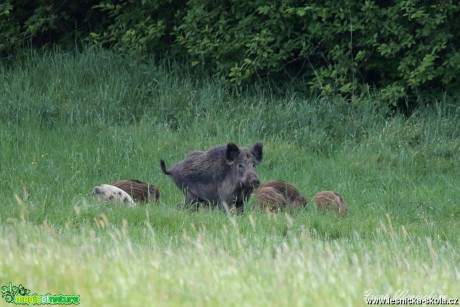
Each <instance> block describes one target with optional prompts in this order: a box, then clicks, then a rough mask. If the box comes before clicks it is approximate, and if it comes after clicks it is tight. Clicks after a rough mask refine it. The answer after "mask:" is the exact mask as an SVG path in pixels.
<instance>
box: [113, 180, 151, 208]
mask: <svg viewBox="0 0 460 307" xmlns="http://www.w3.org/2000/svg"><path fill="white" fill-rule="evenodd" d="M111 185H113V186H115V187H118V188H120V189H122V190H123V191H125V192H126V193H128V194H129V195H130V196H131V197H132V199H133V200H135V201H137V202H141V203H147V202H149V201H153V202H158V201H159V200H160V191H159V190H158V189H157V188H156V187H155V186H154V185H153V184H150V183H145V182H142V181H140V180H137V179H129V180H119V181H114V182H112V183H111Z"/></svg>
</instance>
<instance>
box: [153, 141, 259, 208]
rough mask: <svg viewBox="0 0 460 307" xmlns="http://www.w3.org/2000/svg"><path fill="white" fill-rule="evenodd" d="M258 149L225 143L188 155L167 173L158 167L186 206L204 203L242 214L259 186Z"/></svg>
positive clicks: (257, 144)
mask: <svg viewBox="0 0 460 307" xmlns="http://www.w3.org/2000/svg"><path fill="white" fill-rule="evenodd" d="M262 147H263V145H262V144H261V143H256V144H255V145H254V146H252V147H251V148H239V147H238V146H237V145H236V144H234V143H228V144H227V145H220V146H216V147H213V148H211V149H209V150H208V151H195V152H192V153H191V154H189V155H188V156H187V157H186V158H185V159H184V160H182V161H181V162H179V163H177V164H175V165H174V166H172V167H171V168H170V169H167V168H166V163H165V161H164V160H161V161H160V166H161V170H162V171H163V173H165V174H166V175H169V176H171V178H172V180H173V181H174V183H175V184H176V186H177V187H178V188H179V189H181V190H182V191H183V193H184V194H185V198H186V200H185V202H186V205H194V204H197V203H204V204H208V205H217V206H218V207H219V208H222V209H225V210H226V211H227V212H229V211H230V210H231V209H233V208H234V209H236V211H237V212H243V210H244V204H245V202H246V201H247V200H248V199H249V197H250V195H251V193H252V192H253V190H254V189H256V188H257V187H259V185H260V181H259V178H257V174H256V166H257V165H258V164H259V163H260V162H261V161H262V157H263V154H262Z"/></svg>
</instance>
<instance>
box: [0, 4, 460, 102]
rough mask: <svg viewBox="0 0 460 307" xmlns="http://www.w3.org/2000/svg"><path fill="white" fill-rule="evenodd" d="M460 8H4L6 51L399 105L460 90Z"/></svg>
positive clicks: (1, 49)
mask: <svg viewBox="0 0 460 307" xmlns="http://www.w3.org/2000/svg"><path fill="white" fill-rule="evenodd" d="M459 14H460V4H459V3H457V2H456V1H452V0H448V1H440V2H439V1H438V2H436V1H371V0H366V1H356V0H340V1H333V0H326V1H318V0H308V1H298V0H286V1H275V2H271V3H266V2H263V1H249V2H248V1H238V0H232V1H197V0H188V1H186V2H184V1H177V0H168V1H158V0H150V1H148V0H143V1H134V0H130V1H118V0H99V1H90V0H85V1H79V2H69V1H65V0H52V1H44V0H35V1H25V0H17V1H12V0H7V1H5V2H3V3H2V4H0V17H1V18H0V27H1V29H2V31H0V38H1V40H0V41H1V43H0V53H2V54H3V55H5V54H6V55H11V54H12V53H13V52H14V51H15V50H17V48H19V47H21V46H28V45H32V46H43V45H48V46H49V45H54V44H58V45H61V46H69V45H70V46H79V45H80V44H82V43H83V42H85V43H89V44H97V45H101V46H104V47H108V48H114V49H117V50H119V51H121V52H123V53H130V54H131V55H136V56H140V57H145V56H147V55H149V54H155V55H157V57H160V58H164V57H165V56H167V55H169V56H172V57H174V58H175V59H177V60H181V59H185V58H187V59H190V60H191V63H192V65H194V66H203V67H205V68H206V69H211V70H212V71H214V73H216V74H217V75H219V76H220V77H221V78H223V79H225V80H228V81H230V83H232V84H251V82H253V81H254V80H257V79H267V77H268V78H269V79H270V80H276V81H277V82H278V83H282V84H286V83H290V82H295V83H297V84H300V86H301V88H302V90H303V91H308V90H312V91H314V92H317V93H321V94H322V95H325V96H327V95H336V94H338V95H341V96H344V97H347V98H349V97H353V98H355V97H362V96H365V95H367V94H368V93H369V92H372V91H373V90H374V89H377V90H379V91H380V93H381V96H380V97H381V102H380V104H383V105H385V104H390V105H393V106H398V104H401V103H403V104H404V103H405V102H406V101H407V100H409V101H410V103H413V101H414V99H415V98H418V97H421V96H422V94H425V93H430V92H431V93H433V92H434V93H441V92H444V93H448V94H452V95H453V94H456V93H457V92H458V89H459V88H460V80H459V77H458V76H459V75H460V51H459V48H460V37H459V36H460V25H459V23H458V22H457V20H456V17H457V16H458V15H459Z"/></svg>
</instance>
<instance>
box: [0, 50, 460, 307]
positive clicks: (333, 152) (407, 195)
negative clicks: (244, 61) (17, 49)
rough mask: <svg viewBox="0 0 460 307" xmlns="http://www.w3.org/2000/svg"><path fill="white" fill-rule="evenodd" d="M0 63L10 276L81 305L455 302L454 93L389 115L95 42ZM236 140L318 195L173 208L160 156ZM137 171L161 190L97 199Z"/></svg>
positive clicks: (459, 161) (2, 232)
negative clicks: (405, 294)
mask: <svg viewBox="0 0 460 307" xmlns="http://www.w3.org/2000/svg"><path fill="white" fill-rule="evenodd" d="M0 72H1V74H0V80H1V82H0V148H1V150H0V174H1V178H0V180H1V181H0V194H1V195H2V199H3V201H2V206H1V207H0V220H1V221H2V223H1V224H0V250H2V251H4V253H3V254H2V260H1V261H0V280H1V281H2V282H3V283H4V284H2V285H1V286H3V285H6V284H7V283H9V282H10V281H11V282H13V283H15V284H20V283H22V284H23V285H24V286H26V287H28V288H30V289H31V290H32V291H34V292H36V293H43V294H46V293H52V294H59V293H62V294H80V295H81V301H82V305H84V306H90V305H101V304H104V303H107V302H110V303H111V304H113V305H120V306H122V305H126V303H128V302H129V303H130V305H133V306H143V305H145V304H148V303H151V304H153V305H216V304H217V305H247V306H249V305H251V306H253V305H260V306H262V305H273V306H280V305H298V306H306V305H307V306H308V305H312V306H313V305H318V304H322V305H324V304H326V303H327V304H336V305H348V306H355V305H363V304H364V303H365V301H364V293H365V292H366V291H367V290H369V289H373V293H374V294H376V295H377V294H381V295H392V294H393V293H394V292H395V291H397V290H408V291H409V293H411V294H414V295H415V294H420V295H423V294H426V295H427V294H430V293H432V292H435V293H436V294H445V295H449V296H451V297H454V296H457V297H458V296H459V293H458V289H457V285H458V282H459V279H460V272H459V269H458V263H459V260H460V254H459V252H458V250H459V247H460V242H459V237H460V236H459V229H460V227H459V226H460V225H459V217H460V206H459V203H458V200H459V199H460V176H458V174H459V173H460V158H459V155H458V152H459V151H460V109H459V107H458V101H453V100H448V99H445V98H442V97H441V98H440V100H439V101H438V102H434V103H432V104H431V105H428V106H422V107H421V108H420V109H418V110H417V112H416V113H414V114H413V115H412V116H411V117H410V118H405V117H403V116H399V115H392V116H390V115H388V114H387V113H386V112H385V110H376V109H374V107H373V105H374V104H373V99H378V97H377V98H376V97H374V98H372V97H369V98H367V100H363V101H360V102H352V103H350V102H347V101H342V100H339V99H326V98H315V97H307V98H306V97H303V96H302V95H300V94H298V93H295V92H293V91H291V92H289V91H287V92H286V93H285V94H284V95H282V96H276V95H273V94H270V91H269V90H266V89H262V88H255V89H252V90H248V91H246V92H236V91H233V90H231V89H228V88H226V87H225V86H224V85H222V84H221V83H220V82H219V81H217V80H210V79H207V78H206V77H205V76H204V75H202V74H200V73H197V72H192V71H189V70H186V69H184V68H183V67H182V66H181V65H180V64H177V63H171V62H168V63H155V62H153V61H151V62H149V61H146V62H142V63H140V62H136V61H135V60H132V59H127V58H123V57H120V56H117V55H115V54H113V53H111V52H107V51H102V50H91V49H89V50H87V51H85V52H83V53H81V54H67V53H59V52H53V53H45V54H24V55H22V56H21V57H20V58H18V59H17V61H15V62H14V63H12V64H9V65H8V66H7V65H5V64H3V66H1V64H0ZM229 141H233V142H236V143H237V144H240V145H244V146H249V145H251V144H253V143H255V142H257V141H262V142H263V143H264V161H263V163H262V164H261V165H260V166H259V169H258V174H259V177H260V178H261V180H262V181H266V180H270V179H275V178H278V179H283V180H286V181H289V182H292V183H294V184H295V185H296V186H297V187H298V188H299V189H300V190H301V191H302V192H303V193H304V194H305V196H306V197H307V199H308V200H309V201H310V205H309V207H308V208H307V209H304V210H300V211H290V212H283V213H279V214H262V213H252V212H251V211H250V210H247V212H245V213H244V214H242V215H235V216H230V217H229V216H227V215H225V214H224V213H222V212H219V211H204V212H201V211H200V212H189V211H186V210H182V209H179V208H178V207H177V206H176V205H177V204H179V203H181V202H182V201H183V196H182V194H181V192H180V191H179V190H178V189H177V188H176V187H175V186H174V185H173V183H172V182H171V181H170V179H169V178H168V177H166V176H164V175H162V174H161V172H160V170H159V160H160V159H165V160H166V161H167V162H168V164H172V163H175V162H177V161H179V160H181V159H183V158H184V156H185V155H186V154H187V153H188V152H190V151H192V150H204V149H207V148H209V147H211V146H214V145H216V144H224V143H226V142H229ZM128 178H137V179H141V180H144V181H149V182H152V183H154V184H156V185H157V186H158V187H159V189H160V192H161V202H160V204H159V205H147V206H138V207H134V208H124V207H121V206H109V205H104V204H100V203H97V202H95V201H93V200H92V199H91V196H90V193H91V189H92V188H93V187H94V186H95V185H97V184H100V183H108V182H111V181H115V180H118V179H128ZM321 190H336V191H338V192H340V193H341V194H342V195H343V196H344V197H345V200H346V201H347V203H348V206H349V209H350V212H349V215H348V216H347V217H346V218H339V217H337V216H335V215H333V214H324V213H322V212H318V211H317V210H316V209H315V207H314V205H313V203H312V198H313V195H314V194H315V193H316V192H319V191H321ZM250 206H251V202H250V203H249V204H248V208H250Z"/></svg>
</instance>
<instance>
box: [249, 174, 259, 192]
mask: <svg viewBox="0 0 460 307" xmlns="http://www.w3.org/2000/svg"><path fill="white" fill-rule="evenodd" d="M248 186H249V187H251V188H252V189H257V188H258V187H259V186H260V180H259V178H257V177H256V176H254V177H250V178H249V181H248Z"/></svg>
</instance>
